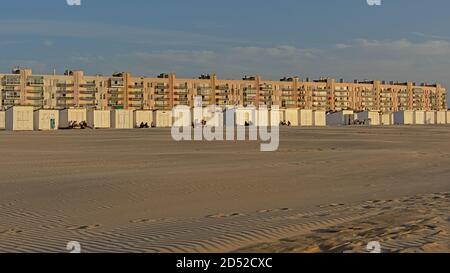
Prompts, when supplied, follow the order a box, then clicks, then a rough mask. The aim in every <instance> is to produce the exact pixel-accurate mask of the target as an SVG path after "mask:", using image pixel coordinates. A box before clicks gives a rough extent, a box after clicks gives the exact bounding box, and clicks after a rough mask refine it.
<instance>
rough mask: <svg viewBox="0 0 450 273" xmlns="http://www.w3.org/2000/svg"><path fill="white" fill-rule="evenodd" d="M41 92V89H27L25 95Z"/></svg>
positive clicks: (42, 90)
mask: <svg viewBox="0 0 450 273" xmlns="http://www.w3.org/2000/svg"><path fill="white" fill-rule="evenodd" d="M42 92H44V88H43V87H34V88H33V89H27V93H31V94H39V93H42Z"/></svg>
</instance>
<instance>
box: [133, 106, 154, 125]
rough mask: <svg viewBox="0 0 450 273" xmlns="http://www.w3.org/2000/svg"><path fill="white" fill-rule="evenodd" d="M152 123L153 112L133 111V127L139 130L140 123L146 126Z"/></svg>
mask: <svg viewBox="0 0 450 273" xmlns="http://www.w3.org/2000/svg"><path fill="white" fill-rule="evenodd" d="M152 122H153V111H151V110H136V111H134V127H136V128H139V127H140V126H141V123H144V124H146V123H147V125H148V126H150V127H151V126H152Z"/></svg>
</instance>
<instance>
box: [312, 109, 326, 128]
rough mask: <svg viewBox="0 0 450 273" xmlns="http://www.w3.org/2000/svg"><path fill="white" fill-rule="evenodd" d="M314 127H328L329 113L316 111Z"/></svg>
mask: <svg viewBox="0 0 450 273" xmlns="http://www.w3.org/2000/svg"><path fill="white" fill-rule="evenodd" d="M313 116H314V119H313V120H314V122H313V125H314V126H326V125H327V113H326V112H325V111H314V113H313Z"/></svg>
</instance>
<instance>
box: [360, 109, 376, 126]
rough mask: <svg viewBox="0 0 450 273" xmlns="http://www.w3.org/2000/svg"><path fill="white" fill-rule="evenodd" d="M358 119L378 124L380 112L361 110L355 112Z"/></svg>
mask: <svg viewBox="0 0 450 273" xmlns="http://www.w3.org/2000/svg"><path fill="white" fill-rule="evenodd" d="M356 115H357V119H358V120H359V121H365V120H370V125H380V124H381V121H380V113H379V112H376V111H363V112H359V113H357V114H356Z"/></svg>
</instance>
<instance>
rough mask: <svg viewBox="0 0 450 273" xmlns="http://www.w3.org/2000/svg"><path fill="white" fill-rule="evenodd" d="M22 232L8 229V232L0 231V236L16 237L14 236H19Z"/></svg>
mask: <svg viewBox="0 0 450 273" xmlns="http://www.w3.org/2000/svg"><path fill="white" fill-rule="evenodd" d="M22 232H23V231H22V230H18V229H8V230H4V231H0V235H16V234H20V233H22Z"/></svg>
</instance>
